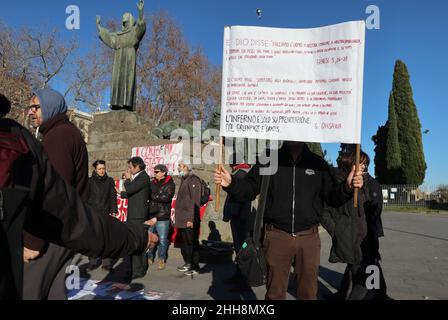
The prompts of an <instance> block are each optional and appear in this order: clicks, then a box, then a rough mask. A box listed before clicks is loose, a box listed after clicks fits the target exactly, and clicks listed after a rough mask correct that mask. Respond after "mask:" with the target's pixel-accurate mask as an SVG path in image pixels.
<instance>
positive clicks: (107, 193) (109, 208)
mask: <svg viewBox="0 0 448 320" xmlns="http://www.w3.org/2000/svg"><path fill="white" fill-rule="evenodd" d="M87 203H88V204H89V205H90V206H92V207H93V208H94V209H95V210H96V212H97V213H99V214H110V213H117V211H118V208H117V191H116V190H115V181H114V179H112V178H110V177H108V176H107V174H105V175H104V176H102V177H100V176H99V175H98V174H97V173H96V172H95V171H94V172H93V173H92V176H91V177H90V178H89V200H88V202H87Z"/></svg>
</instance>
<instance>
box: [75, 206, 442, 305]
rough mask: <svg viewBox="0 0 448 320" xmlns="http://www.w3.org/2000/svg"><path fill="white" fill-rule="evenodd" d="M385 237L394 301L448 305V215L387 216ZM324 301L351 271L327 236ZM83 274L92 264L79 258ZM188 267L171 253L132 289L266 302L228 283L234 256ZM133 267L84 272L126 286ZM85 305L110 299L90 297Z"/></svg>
mask: <svg viewBox="0 0 448 320" xmlns="http://www.w3.org/2000/svg"><path fill="white" fill-rule="evenodd" d="M383 224H384V232H385V237H384V238H382V239H381V240H380V251H381V254H382V258H383V262H382V267H383V271H384V274H385V278H386V282H387V286H388V294H389V296H390V297H391V298H393V299H398V300H401V299H413V300H424V299H436V300H439V299H448V214H413V213H397V212H385V213H383ZM320 236H321V240H322V251H321V267H320V270H319V293H318V297H319V299H324V297H325V296H326V295H327V294H329V293H332V292H335V291H336V288H337V287H338V285H339V283H340V281H341V278H342V273H343V272H344V269H345V265H343V264H332V263H329V262H328V256H329V250H330V247H331V239H330V237H329V235H328V234H327V233H326V232H325V231H322V232H321V233H320ZM75 262H76V263H77V264H78V265H79V266H80V270H81V271H82V270H83V268H84V267H85V265H86V263H87V259H85V258H83V257H79V256H78V257H76V258H75ZM182 264H183V261H182V258H181V256H180V250H179V249H178V248H174V247H172V246H171V247H170V249H169V258H168V262H167V266H166V269H165V270H163V271H158V270H157V264H156V263H155V264H154V265H153V266H151V267H150V268H149V270H148V273H147V275H146V277H144V278H143V279H137V280H134V281H133V284H132V286H133V287H135V288H137V289H139V288H141V289H144V290H145V292H150V293H151V294H152V295H153V296H154V295H155V296H156V299H187V300H188V299H195V300H204V299H205V300H207V299H217V300H220V299H232V300H254V299H263V298H264V294H265V288H264V287H258V288H251V289H248V290H244V291H241V290H239V288H235V287H234V286H233V285H231V284H227V283H226V282H225V281H224V280H225V279H226V278H228V277H230V276H231V275H232V273H233V271H234V265H233V263H232V260H231V257H230V256H228V255H227V256H210V255H204V256H203V257H202V258H201V267H202V270H201V273H200V274H198V275H195V276H194V277H188V276H185V275H183V274H182V273H180V272H178V271H177V270H176V267H177V266H179V265H182ZM127 269H128V263H127V262H126V260H125V261H121V260H120V261H119V262H118V263H117V264H116V271H115V272H114V273H110V274H108V273H107V272H105V271H103V270H101V269H97V270H94V271H92V272H90V273H87V272H83V271H82V272H81V277H83V278H85V279H90V280H95V281H97V280H105V281H112V282H113V283H119V282H125V279H126V276H125V274H126V271H127ZM288 291H289V293H288V297H287V299H295V292H296V288H295V285H294V281H293V274H291V281H290V287H289V290H288ZM82 299H107V298H105V297H101V296H92V295H86V296H84V297H83V298H82Z"/></svg>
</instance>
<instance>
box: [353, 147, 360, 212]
mask: <svg viewBox="0 0 448 320" xmlns="http://www.w3.org/2000/svg"><path fill="white" fill-rule="evenodd" d="M360 154H361V145H360V144H359V143H358V144H356V158H355V175H356V174H357V173H358V171H359V158H360ZM353 205H354V207H355V208H358V188H355V194H354V196H353Z"/></svg>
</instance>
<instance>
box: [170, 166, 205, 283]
mask: <svg viewBox="0 0 448 320" xmlns="http://www.w3.org/2000/svg"><path fill="white" fill-rule="evenodd" d="M178 171H179V174H180V176H181V178H182V182H181V184H180V187H179V190H178V192H177V198H176V208H175V211H174V212H175V213H174V214H175V216H174V226H175V227H176V228H178V229H179V232H180V235H181V238H182V247H181V253H182V257H183V259H184V262H185V263H184V265H182V266H179V267H178V268H177V270H179V271H180V272H184V273H185V274H186V275H194V274H196V273H198V272H199V227H200V224H201V216H200V208H201V187H202V185H201V180H200V179H199V177H197V176H196V175H194V174H193V171H192V168H191V166H190V165H187V164H185V163H184V162H180V163H179V165H178Z"/></svg>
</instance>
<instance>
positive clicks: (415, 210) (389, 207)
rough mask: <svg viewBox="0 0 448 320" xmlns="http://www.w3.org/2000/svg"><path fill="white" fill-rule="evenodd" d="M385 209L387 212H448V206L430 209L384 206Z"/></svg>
mask: <svg viewBox="0 0 448 320" xmlns="http://www.w3.org/2000/svg"><path fill="white" fill-rule="evenodd" d="M383 211H385V212H391V211H394V212H409V213H432V214H434V213H436V214H437V213H439V214H448V208H437V209H430V208H425V207H405V206H384V207H383Z"/></svg>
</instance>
